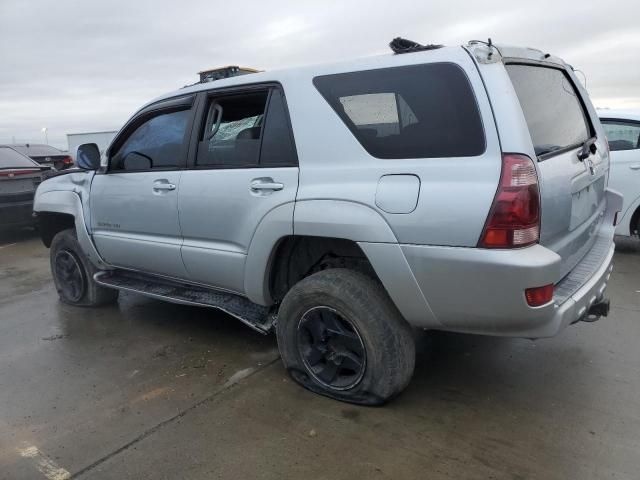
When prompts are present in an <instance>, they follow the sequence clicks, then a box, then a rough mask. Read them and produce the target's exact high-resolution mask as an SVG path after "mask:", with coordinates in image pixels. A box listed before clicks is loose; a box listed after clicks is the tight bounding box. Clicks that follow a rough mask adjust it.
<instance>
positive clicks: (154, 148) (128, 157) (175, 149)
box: [111, 109, 191, 171]
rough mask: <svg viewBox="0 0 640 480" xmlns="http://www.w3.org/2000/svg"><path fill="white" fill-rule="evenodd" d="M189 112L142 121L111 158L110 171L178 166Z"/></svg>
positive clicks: (184, 111) (175, 112) (168, 113)
mask: <svg viewBox="0 0 640 480" xmlns="http://www.w3.org/2000/svg"><path fill="white" fill-rule="evenodd" d="M190 113H191V112H190V110H188V109H187V110H178V111H173V112H166V113H161V114H159V115H156V116H154V117H152V118H150V119H148V120H146V121H144V122H143V123H142V124H141V125H139V126H138V127H137V128H136V129H135V130H134V131H133V132H132V133H131V134H130V135H129V137H127V139H126V140H125V141H124V143H122V145H121V146H120V148H119V149H118V151H117V152H116V153H115V154H114V155H113V156H112V157H111V170H124V171H131V170H151V169H167V168H177V167H179V166H180V165H181V163H182V158H183V156H184V145H185V133H186V130H187V124H188V123H189V116H190Z"/></svg>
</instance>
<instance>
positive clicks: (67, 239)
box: [50, 228, 119, 307]
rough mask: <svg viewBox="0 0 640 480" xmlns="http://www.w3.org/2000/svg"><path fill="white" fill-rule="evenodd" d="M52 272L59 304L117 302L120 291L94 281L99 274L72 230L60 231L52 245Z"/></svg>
mask: <svg viewBox="0 0 640 480" xmlns="http://www.w3.org/2000/svg"><path fill="white" fill-rule="evenodd" d="M50 264H51V273H52V275H53V282H54V284H55V286H56V290H57V291H58V296H59V297H60V301H62V302H63V303H67V304H69V305H78V306H84V307H95V306H99V305H107V304H110V303H113V302H115V301H116V300H117V299H118V293H119V292H118V290H113V289H110V288H105V287H101V286H100V285H98V284H97V283H96V282H94V281H93V275H94V274H95V273H96V272H98V269H96V268H95V267H94V266H93V264H92V263H91V262H90V261H89V259H88V258H87V257H86V255H85V254H84V252H83V251H82V248H81V247H80V244H79V243H78V239H77V237H76V231H75V229H73V228H70V229H67V230H62V231H61V232H58V233H57V234H56V235H55V236H54V237H53V240H52V242H51V251H50Z"/></svg>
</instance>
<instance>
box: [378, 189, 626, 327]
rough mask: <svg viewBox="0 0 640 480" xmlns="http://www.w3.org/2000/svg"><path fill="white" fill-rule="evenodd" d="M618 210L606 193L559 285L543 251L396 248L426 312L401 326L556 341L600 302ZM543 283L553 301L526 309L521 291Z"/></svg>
mask: <svg viewBox="0 0 640 480" xmlns="http://www.w3.org/2000/svg"><path fill="white" fill-rule="evenodd" d="M621 204H622V197H621V196H620V195H619V194H617V193H616V192H613V191H607V208H606V210H605V212H604V215H603V219H602V222H601V223H600V226H599V229H598V231H597V234H596V238H595V241H594V243H593V246H592V247H591V249H590V250H589V252H588V253H587V254H586V255H585V256H584V257H583V258H582V260H581V261H580V262H579V263H578V264H577V265H576V266H575V267H574V268H573V270H572V271H571V272H570V273H569V274H568V275H566V276H565V277H564V278H563V279H562V280H560V281H559V282H558V278H559V277H560V276H561V258H560V257H559V256H558V255H557V254H556V253H555V252H553V251H551V250H549V249H548V248H545V247H543V246H542V245H534V246H531V247H528V248H523V249H517V250H486V249H478V248H460V247H437V246H421V245H402V246H401V248H402V252H403V253H404V256H405V258H406V260H407V263H408V264H409V267H410V269H411V271H412V273H413V276H414V277H415V281H416V283H417V284H418V286H419V288H420V290H421V292H422V294H423V296H424V298H425V299H426V301H427V303H428V305H429V309H430V311H429V315H425V317H424V320H422V319H419V318H407V320H408V321H409V322H410V323H413V324H414V325H417V326H422V327H425V328H438V329H442V330H450V331H459V332H468V333H479V334H486V335H500V336H515V337H529V338H540V337H551V336H554V335H556V334H557V333H558V332H560V331H561V330H562V329H563V328H565V327H566V326H567V325H569V324H571V323H574V322H576V321H578V320H580V319H581V318H583V317H584V315H585V314H586V313H587V312H588V310H589V307H590V306H591V305H593V304H594V303H595V302H597V301H599V300H601V299H602V298H603V296H604V291H605V289H606V287H607V282H608V281H609V278H610V275H611V270H612V268H613V267H612V259H613V253H614V244H613V234H614V226H613V218H614V215H615V212H616V211H618V210H619V209H620V207H621ZM374 267H375V266H374ZM383 283H384V280H383ZM550 283H555V284H556V288H555V295H554V299H553V301H552V302H550V303H548V304H546V305H543V306H540V307H530V306H529V305H528V304H527V302H526V299H525V296H524V291H525V289H527V288H531V287H539V286H543V285H548V284H550ZM391 296H392V298H393V294H391ZM394 300H395V299H394ZM396 304H397V302H396ZM398 308H399V309H400V310H401V311H403V308H402V307H401V306H398Z"/></svg>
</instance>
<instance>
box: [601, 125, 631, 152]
mask: <svg viewBox="0 0 640 480" xmlns="http://www.w3.org/2000/svg"><path fill="white" fill-rule="evenodd" d="M602 126H603V127H604V131H605V133H606V134H607V140H608V141H609V149H610V150H611V151H612V152H615V151H617V150H635V149H638V148H640V122H631V121H624V120H602Z"/></svg>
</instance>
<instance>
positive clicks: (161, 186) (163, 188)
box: [153, 180, 176, 192]
mask: <svg viewBox="0 0 640 480" xmlns="http://www.w3.org/2000/svg"><path fill="white" fill-rule="evenodd" d="M175 189H176V186H175V185H174V184H173V183H169V182H163V181H160V180H158V181H155V182H153V190H154V191H155V192H167V191H171V190H175Z"/></svg>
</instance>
